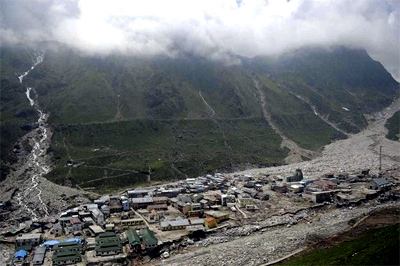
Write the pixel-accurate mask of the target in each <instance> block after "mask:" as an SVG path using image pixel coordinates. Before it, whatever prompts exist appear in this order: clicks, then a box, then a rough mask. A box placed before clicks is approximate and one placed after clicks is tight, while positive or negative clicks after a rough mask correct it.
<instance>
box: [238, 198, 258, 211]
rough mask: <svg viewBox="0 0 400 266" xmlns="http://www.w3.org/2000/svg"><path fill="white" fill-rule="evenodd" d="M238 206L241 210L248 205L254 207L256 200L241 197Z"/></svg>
mask: <svg viewBox="0 0 400 266" xmlns="http://www.w3.org/2000/svg"><path fill="white" fill-rule="evenodd" d="M237 202H238V205H239V207H240V208H246V206H247V205H253V204H254V200H253V199H252V198H250V197H248V196H247V197H246V196H240V197H239V198H238V199H237Z"/></svg>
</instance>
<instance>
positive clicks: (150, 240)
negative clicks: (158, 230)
mask: <svg viewBox="0 0 400 266" xmlns="http://www.w3.org/2000/svg"><path fill="white" fill-rule="evenodd" d="M139 235H140V236H141V237H142V240H143V242H144V244H145V245H157V243H158V240H157V238H156V237H155V236H154V232H153V231H151V230H150V229H149V228H145V229H142V230H140V231H139Z"/></svg>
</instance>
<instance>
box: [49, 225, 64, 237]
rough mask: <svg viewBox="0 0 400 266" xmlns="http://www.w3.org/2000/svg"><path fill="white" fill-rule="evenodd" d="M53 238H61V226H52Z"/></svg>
mask: <svg viewBox="0 0 400 266" xmlns="http://www.w3.org/2000/svg"><path fill="white" fill-rule="evenodd" d="M51 232H52V234H54V236H55V237H58V236H61V235H62V233H63V229H62V226H61V224H59V223H57V224H54V225H53V230H52V231H51Z"/></svg>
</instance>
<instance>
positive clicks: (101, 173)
mask: <svg viewBox="0 0 400 266" xmlns="http://www.w3.org/2000/svg"><path fill="white" fill-rule="evenodd" d="M218 123H219V124H220V126H221V128H222V130H223V131H224V133H225V137H226V140H227V144H228V145H229V147H226V146H225V145H224V139H223V136H222V134H221V132H220V130H219V128H218V127H217V125H216V124H215V123H214V122H213V121H211V120H204V119H203V120H185V119H181V120H132V121H124V122H113V123H98V124H76V125H60V126H58V127H56V134H55V137H54V139H53V145H52V149H53V152H54V155H55V158H56V160H55V162H56V168H55V170H54V171H53V172H51V173H50V174H49V175H48V176H47V177H48V178H49V179H50V180H53V181H55V182H57V183H67V184H68V183H69V184H72V185H78V186H80V187H86V188H90V187H96V188H97V189H116V188H120V187H128V186H133V185H139V184H143V183H145V182H147V176H148V172H149V169H150V170H151V181H152V182H157V181H160V180H166V179H178V178H185V177H186V176H185V175H188V176H196V175H199V174H204V173H208V172H213V171H215V170H217V169H219V170H230V169H232V167H234V166H238V165H244V164H246V163H250V164H260V165H273V164H281V163H282V162H283V159H284V158H285V156H286V154H287V151H284V150H282V149H280V142H281V138H280V137H279V135H277V134H276V133H275V132H274V131H273V130H272V128H271V127H270V126H269V125H268V124H267V123H266V122H265V120H264V119H262V118H261V117H254V118H247V119H223V120H218ZM64 144H65V145H64ZM68 153H69V155H70V156H71V158H72V159H73V161H75V162H80V163H84V164H83V165H81V166H79V167H76V168H74V167H72V168H69V167H65V165H66V163H67V161H68V160H69V156H68ZM70 169H71V174H70V176H69V177H68V178H66V176H68V171H69V170H70Z"/></svg>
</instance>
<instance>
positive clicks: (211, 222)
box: [204, 217, 217, 230]
mask: <svg viewBox="0 0 400 266" xmlns="http://www.w3.org/2000/svg"><path fill="white" fill-rule="evenodd" d="M204 225H205V227H206V229H207V230H208V229H211V228H214V227H217V220H215V218H213V217H206V218H205V219H204Z"/></svg>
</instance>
